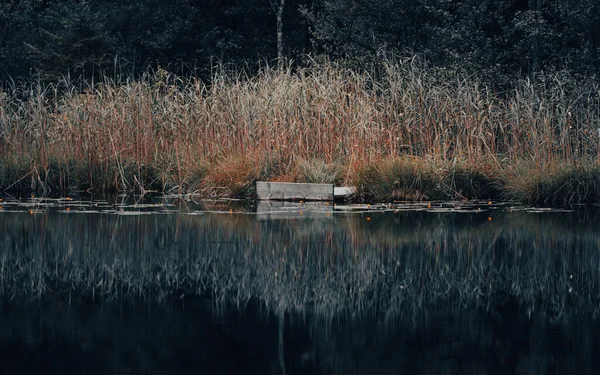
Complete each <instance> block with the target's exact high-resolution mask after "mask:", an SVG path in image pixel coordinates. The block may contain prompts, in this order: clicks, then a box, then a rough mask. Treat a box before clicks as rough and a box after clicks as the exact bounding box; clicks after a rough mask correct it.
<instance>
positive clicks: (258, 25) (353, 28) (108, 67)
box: [0, 0, 600, 84]
mask: <svg viewBox="0 0 600 375" xmlns="http://www.w3.org/2000/svg"><path fill="white" fill-rule="evenodd" d="M278 4H279V3H278V1H276V0H243V1H242V0H169V1H166V0H144V1H119V0H95V1H85V0H7V1H3V2H1V3H0V76H1V77H0V78H1V79H2V80H4V81H6V80H7V79H9V78H13V79H15V78H18V77H25V78H28V77H31V76H32V75H34V74H35V75H37V76H38V77H42V78H43V79H55V78H56V77H59V76H61V75H66V74H71V75H72V76H79V75H83V76H85V77H86V78H88V79H89V78H90V77H92V76H94V75H99V74H100V73H104V74H109V75H110V76H114V75H117V74H118V75H121V74H126V75H130V74H131V73H133V74H139V73H140V72H142V71H143V70H144V69H145V68H146V67H148V66H154V67H156V66H161V67H163V68H166V69H167V70H170V71H173V72H177V73H182V72H183V73H186V74H189V73H192V74H196V75H201V76H209V71H210V68H211V66H212V65H213V64H212V63H214V61H215V59H218V60H219V61H221V62H233V63H236V64H238V65H239V64H242V63H244V64H248V63H249V64H250V65H249V67H250V68H252V67H253V65H252V64H256V63H257V62H258V61H260V59H264V60H267V61H269V60H270V59H274V58H275V57H276V56H277V38H276V35H277V33H276V8H277V6H278ZM599 11H600V5H599V3H598V2H597V1H596V0H578V1H559V0H508V1H493V0H483V1H482V0H452V1H451V0H415V1H406V0H388V1H378V0H288V1H287V2H285V8H284V11H283V17H282V21H283V56H285V57H286V58H289V59H293V60H294V61H296V62H301V60H302V56H305V54H306V53H314V54H323V53H324V54H327V55H329V56H330V57H332V58H339V57H342V58H344V59H346V60H348V59H349V60H350V61H352V63H353V64H355V65H357V66H365V64H368V63H369V62H370V61H372V59H374V58H376V57H377V55H378V52H381V51H390V50H394V51H400V52H404V51H408V52H410V53H423V54H425V55H426V56H427V58H428V60H429V61H431V62H432V63H433V64H435V65H437V66H441V67H445V68H450V69H453V68H456V67H460V68H461V69H466V70H468V71H470V72H471V73H476V74H477V75H478V76H480V77H483V78H486V79H489V80H491V81H493V82H496V83H497V84H502V83H506V82H509V81H510V80H512V79H513V78H514V77H515V76H522V75H528V74H531V73H535V72H538V71H542V70H546V71H547V70H550V69H567V70H570V71H572V72H574V73H576V74H578V75H591V74H594V73H598V71H599V70H600V46H599V44H600V27H598V26H599V25H598V21H596V17H597V15H598V14H599V13H600V12H599Z"/></svg>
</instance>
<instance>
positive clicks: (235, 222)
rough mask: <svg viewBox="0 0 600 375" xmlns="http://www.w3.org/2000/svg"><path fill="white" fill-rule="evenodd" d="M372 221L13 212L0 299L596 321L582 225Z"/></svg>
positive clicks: (501, 218)
mask: <svg viewBox="0 0 600 375" xmlns="http://www.w3.org/2000/svg"><path fill="white" fill-rule="evenodd" d="M392 215H394V216H393V217H390V216H392ZM536 215H537V216H536ZM561 215H565V214H561ZM371 216H372V217H373V220H371V221H368V222H367V221H366V220H364V218H363V219H362V220H361V219H360V217H359V215H358V214H357V215H347V216H343V217H337V218H336V219H335V220H328V221H319V220H310V219H308V220H306V219H305V220H299V221H283V222H278V221H257V220H256V219H255V218H254V217H253V216H250V215H229V214H222V215H211V214H205V215H202V216H182V215H144V216H116V215H108V214H91V215H80V216H73V215H61V214H53V213H47V214H37V215H25V214H14V215H13V216H12V218H11V220H3V221H2V222H1V223H0V232H1V233H3V235H2V237H1V239H0V247H1V249H2V250H1V267H0V272H1V273H0V294H1V295H2V296H3V297H4V298H29V297H33V296H40V295H46V294H51V293H59V294H64V293H76V294H78V295H84V296H89V297H91V298H94V299H101V300H105V299H108V300H123V299H132V300H138V299H141V300H151V301H164V300H165V299H168V298H171V297H173V296H181V295H188V296H193V295H206V294H210V295H211V296H212V300H213V302H214V303H215V305H216V306H226V305H229V304H236V305H242V306H243V305H245V304H246V303H248V301H250V300H251V299H255V300H258V301H260V302H261V304H264V305H265V306H266V308H267V309H268V310H273V311H274V310H278V311H281V310H283V311H305V312H314V313H316V314H318V315H326V316H346V315H347V316H363V315H368V314H373V313H375V314H382V316H385V317H387V318H390V319H391V318H393V317H395V316H398V315H399V314H405V313H407V312H409V311H415V312H416V311H420V310H421V309H422V308H425V307H428V306H433V305H436V304H439V303H448V304H449V306H452V307H454V308H457V309H458V308H461V307H465V306H482V307H486V308H487V307H490V306H493V304H494V303H496V302H495V301H497V300H498V299H502V298H505V297H506V298H507V297H508V296H510V297H511V298H516V299H517V300H518V301H520V302H521V303H522V304H523V306H526V308H528V309H530V312H532V313H533V312H536V311H542V312H548V313H551V314H555V315H560V314H562V313H568V312H570V311H588V312H592V313H598V306H600V304H599V302H600V289H599V287H598V286H599V285H600V284H599V283H600V271H599V264H600V254H598V248H599V247H600V235H599V234H598V233H597V230H596V228H597V225H596V224H595V223H594V222H592V223H591V224H590V223H589V222H588V224H583V225H577V223H576V222H575V220H573V219H574V218H575V217H576V215H575V214H570V221H569V222H568V223H567V224H564V223H562V222H561V221H560V220H561V219H558V218H552V217H551V216H549V215H548V216H542V215H538V214H527V213H524V212H513V213H508V212H507V213H501V212H497V213H496V214H495V217H494V221H493V222H488V221H487V219H486V218H487V215H483V216H479V215H478V214H466V213H462V214H456V215H454V216H453V215H449V214H444V215H442V214H431V213H424V212H421V213H398V214H393V213H387V214H385V215H384V214H380V215H379V216H377V215H371ZM569 226H570V227H569Z"/></svg>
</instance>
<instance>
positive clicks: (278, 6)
mask: <svg viewBox="0 0 600 375" xmlns="http://www.w3.org/2000/svg"><path fill="white" fill-rule="evenodd" d="M284 5H285V0H278V1H277V2H276V3H275V2H274V0H271V7H272V8H273V11H275V15H276V16H277V66H278V67H280V68H281V67H282V64H283V7H284Z"/></svg>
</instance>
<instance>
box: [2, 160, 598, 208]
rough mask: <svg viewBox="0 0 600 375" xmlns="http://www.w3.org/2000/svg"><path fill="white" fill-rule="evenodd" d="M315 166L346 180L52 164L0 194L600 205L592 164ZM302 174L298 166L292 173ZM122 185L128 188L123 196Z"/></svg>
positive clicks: (244, 167)
mask: <svg viewBox="0 0 600 375" xmlns="http://www.w3.org/2000/svg"><path fill="white" fill-rule="evenodd" d="M313 163H314V164H316V165H317V166H319V165H320V166H321V168H324V169H326V168H330V169H331V170H333V169H334V168H337V169H338V171H334V172H332V173H333V174H334V175H337V174H341V173H342V172H340V171H345V176H346V179H345V180H342V179H333V180H332V179H326V178H321V179H319V178H315V175H316V174H318V173H322V174H325V173H326V171H325V172H323V171H319V170H317V171H313V175H308V174H301V173H300V172H297V174H296V176H295V177H294V176H283V178H282V176H277V175H271V176H269V175H268V174H265V173H260V170H264V169H265V165H264V164H258V163H257V164H254V163H253V162H252V160H251V159H249V158H248V159H239V160H237V161H235V162H234V163H233V165H230V163H227V162H225V163H224V164H217V165H215V166H214V167H212V168H210V169H207V170H202V171H200V170H198V171H192V172H191V173H192V174H194V173H195V174H196V178H191V179H189V180H188V181H187V182H186V184H184V185H176V184H174V183H173V182H172V181H174V180H175V179H176V178H177V176H175V175H168V174H167V173H165V172H160V171H159V170H158V169H157V168H156V167H153V166H143V167H141V168H139V169H138V168H133V167H132V166H131V165H129V164H128V165H127V166H126V168H124V169H122V170H121V172H120V171H119V169H118V168H115V170H113V171H111V173H108V175H106V174H105V175H103V174H101V172H98V171H92V170H89V169H86V168H84V167H80V168H75V167H74V165H75V164H76V163H75V162H74V161H73V162H71V163H67V164H66V165H61V164H57V163H51V164H50V166H49V167H48V169H46V170H42V171H39V170H38V169H37V168H33V170H31V171H27V170H26V169H25V168H21V170H19V169H18V168H17V167H16V166H4V168H0V182H1V183H0V192H3V193H6V194H16V195H21V196H29V195H32V194H34V195H36V196H45V195H50V196H56V195H68V194H70V193H71V192H73V191H86V192H91V193H107V192H109V193H116V192H125V193H137V194H148V193H163V194H168V193H175V194H181V195H193V196H197V197H200V198H239V199H253V198H256V189H255V185H256V181H258V180H267V181H276V182H299V183H303V182H312V183H333V184H337V186H340V185H341V184H343V183H344V181H351V183H352V184H354V186H356V187H357V192H356V194H355V195H354V196H352V197H350V198H348V199H347V201H349V202H355V203H362V202H368V203H374V202H392V201H399V200H402V201H440V200H448V201H461V200H477V199H479V200H493V201H498V200H502V201H515V202H519V203H524V204H535V205H541V206H568V205H572V204H593V203H598V202H600V165H598V164H595V163H591V162H590V163H588V164H584V165H567V164H559V165H553V166H549V167H546V168H538V169H536V168H535V166H531V165H507V166H505V167H504V168H500V167H498V166H493V165H492V164H485V165H483V166H480V167H475V166H468V165H464V164H457V163H451V162H440V161H435V160H427V159H423V158H414V157H411V158H409V157H395V158H386V159H383V160H381V161H379V162H374V163H372V164H367V165H362V166H361V167H360V168H356V169H355V170H352V171H351V172H349V171H348V170H349V169H350V167H349V166H344V165H336V166H327V165H326V164H325V163H324V162H323V161H318V160H317V161H313ZM132 164H133V163H132ZM248 166H251V168H248ZM305 168H307V167H306V166H305ZM300 169H301V167H296V170H300ZM223 170H229V174H226V175H225V176H222V175H221V174H222V173H223ZM18 176H21V177H18ZM215 176H218V177H219V179H217V178H216V177H215ZM90 177H91V181H90ZM317 177H318V176H317ZM169 181H171V182H169ZM122 186H127V188H125V189H123V188H122ZM0 196H1V195H0Z"/></svg>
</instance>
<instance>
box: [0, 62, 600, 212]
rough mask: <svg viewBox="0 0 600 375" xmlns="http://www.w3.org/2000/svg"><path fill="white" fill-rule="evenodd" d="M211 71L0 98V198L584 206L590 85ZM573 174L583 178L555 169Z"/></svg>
mask: <svg viewBox="0 0 600 375" xmlns="http://www.w3.org/2000/svg"><path fill="white" fill-rule="evenodd" d="M216 71H217V73H216V74H215V76H214V77H212V80H211V82H210V84H206V83H204V82H202V81H199V80H196V79H183V78H181V77H175V76H173V75H169V74H168V73H167V72H165V71H164V70H159V71H158V72H157V73H156V74H153V75H147V76H145V77H143V78H142V79H141V80H140V81H136V82H133V81H126V82H113V81H110V80H109V79H106V80H105V81H104V82H101V83H100V84H98V83H95V84H92V83H83V84H79V85H78V84H75V83H73V82H70V81H68V79H65V80H63V81H62V82H58V83H56V84H55V85H48V86H40V85H38V84H31V85H22V86H15V87H11V88H10V90H9V92H7V93H1V92H0V124H2V125H1V126H2V127H1V128H0V155H2V156H1V157H0V187H2V188H6V187H8V186H12V187H13V188H14V187H20V188H22V189H25V188H29V187H30V186H32V185H33V187H34V188H35V187H38V188H40V187H41V188H46V187H52V188H53V189H55V190H56V189H57V188H58V189H63V190H64V189H68V188H70V187H74V186H76V187H79V188H88V187H90V186H93V187H95V188H97V189H111V188H112V189H140V188H141V189H140V190H142V191H143V189H162V190H171V189H173V190H179V191H180V192H190V191H197V192H200V193H202V194H204V195H209V196H210V195H223V194H224V195H227V194H230V195H248V194H251V192H252V186H253V182H254V181H256V180H257V179H272V180H280V181H313V182H316V181H318V182H336V183H347V184H355V185H358V186H359V187H360V188H361V192H362V193H364V194H365V195H367V196H371V197H375V198H385V199H389V198H394V197H410V198H422V197H430V198H431V197H440V196H441V197H444V198H445V197H451V198H462V197H465V196H466V197H483V198H487V197H488V195H490V194H500V193H506V194H508V195H510V196H513V197H518V198H520V199H529V200H535V201H542V202H543V201H548V202H551V201H561V202H562V201H567V202H568V201H589V200H597V199H598V196H599V195H600V194H598V191H599V188H598V182H597V181H598V170H597V169H598V168H597V164H598V156H599V155H600V149H599V145H600V133H599V128H598V127H599V124H600V98H599V96H598V95H597V93H598V83H597V82H596V81H594V80H588V81H586V82H577V81H576V80H575V79H573V78H570V77H568V76H565V75H564V74H555V75H548V76H538V77H536V78H535V79H531V80H524V81H521V82H515V84H514V86H515V88H514V90H511V91H510V92H508V93H505V94H504V95H500V94H498V93H495V92H494V91H493V90H492V89H490V88H487V87H484V86H481V85H480V84H479V83H478V82H475V81H473V80H471V79H470V78H468V77H464V76H461V75H460V74H450V73H448V72H446V71H439V70H436V69H431V68H424V67H421V66H420V64H418V63H417V62H416V60H415V59H413V60H398V59H394V58H389V59H387V60H385V61H382V62H381V64H380V66H379V67H378V68H377V69H375V71H374V72H373V73H370V74H369V73H357V72H354V71H351V70H347V69H343V68H340V67H337V66H335V64H332V63H330V62H323V61H321V62H315V61H313V62H312V63H310V64H309V65H308V66H307V67H304V68H298V69H268V68H266V69H264V70H263V71H262V72H261V73H260V74H258V75H257V76H254V77H247V76H245V75H244V74H240V73H227V70H226V69H216ZM574 165H578V166H581V168H580V169H581V170H582V171H584V172H582V173H572V174H570V175H568V176H565V174H564V173H560V172H561V170H562V169H563V168H567V169H569V170H571V169H573V166H574ZM383 166H385V168H384V167H383ZM577 171H579V169H577V170H576V171H575V172H577ZM555 174H556V181H553V180H552V178H551V177H552V176H554V175H555ZM536 176H544V178H541V179H536ZM23 177H26V178H23ZM17 182H18V183H17ZM538 182H539V183H540V184H542V185H545V184H547V185H548V187H547V188H546V189H544V188H540V186H538ZM565 183H566V184H567V186H570V187H579V189H577V190H573V189H564V188H562V186H563V185H564V184H565ZM373 185H376V186H373ZM505 185H506V186H505Z"/></svg>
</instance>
